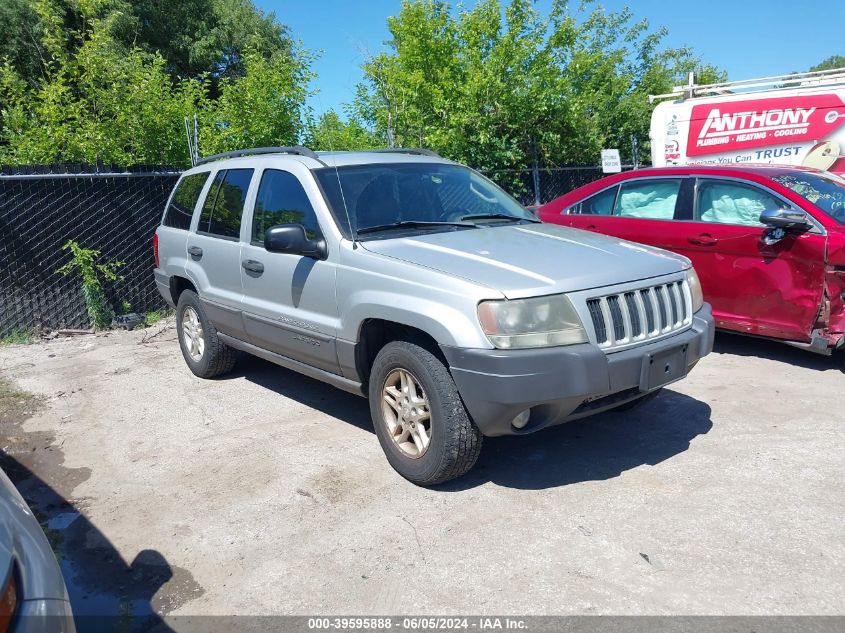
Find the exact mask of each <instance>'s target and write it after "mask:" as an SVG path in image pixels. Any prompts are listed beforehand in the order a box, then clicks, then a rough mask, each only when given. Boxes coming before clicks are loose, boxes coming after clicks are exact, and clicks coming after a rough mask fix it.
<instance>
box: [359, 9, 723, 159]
mask: <svg viewBox="0 0 845 633" xmlns="http://www.w3.org/2000/svg"><path fill="white" fill-rule="evenodd" d="M388 28H389V30H390V33H391V36H392V39H391V40H390V42H389V47H390V50H389V51H387V52H384V53H381V54H379V55H377V56H375V57H373V58H371V59H370V60H368V61H367V62H366V64H365V65H364V73H365V82H364V84H363V86H362V87H361V88H360V89H359V92H358V97H357V98H356V100H355V111H356V113H357V114H358V115H359V116H360V117H361V119H362V120H363V121H365V122H366V123H367V124H369V125H371V126H372V127H373V128H374V130H375V132H376V134H377V135H379V136H380V137H381V138H382V139H383V141H385V142H387V143H389V144H392V145H410V146H415V145H423V146H427V147H430V148H432V149H435V150H437V151H439V152H441V153H443V154H445V155H447V156H449V157H452V158H455V159H457V160H461V161H464V162H468V163H470V164H472V165H474V166H476V167H479V168H482V169H501V168H513V167H525V166H528V165H529V164H530V163H531V161H532V160H533V157H534V156H535V154H536V156H537V157H538V159H539V160H540V161H541V162H545V163H547V164H548V163H550V164H556V163H557V164H560V163H576V162H583V163H591V164H595V163H596V161H597V160H598V156H599V150H600V149H601V148H602V147H613V146H615V147H619V148H620V150H621V151H622V154H623V158H625V159H628V160H629V159H630V146H631V143H630V138H631V136H632V135H633V136H635V137H637V138H638V139H639V141H640V147H641V148H642V150H643V155H646V153H647V151H648V141H647V139H648V126H649V117H650V113H651V109H652V106H651V105H650V104H649V103H648V99H647V95H648V94H650V93H659V92H667V91H668V90H670V89H671V88H672V87H673V86H674V85H676V84H677V83H679V82H681V81H682V80H683V79H685V77H686V74H687V72H689V71H693V70H694V71H697V74H698V76H699V77H700V79H701V80H705V81H711V80H713V81H715V80H718V79H721V78H722V77H723V76H724V75H723V74H722V73H720V72H718V71H717V70H716V69H714V68H712V67H710V66H706V65H703V64H702V63H701V62H700V61H699V60H698V59H697V58H696V57H695V56H694V55H693V54H692V52H691V51H690V50H689V49H671V48H666V47H665V46H664V45H663V40H664V38H665V31H663V30H658V31H654V32H653V31H650V30H649V26H648V23H647V22H645V21H639V22H637V21H634V19H633V15H632V13H631V12H630V11H629V10H627V9H626V10H624V11H622V12H619V13H605V12H604V11H603V10H602V9H601V8H594V9H592V10H587V9H583V10H579V12H575V13H573V12H571V11H570V10H569V7H568V5H567V3H566V2H564V1H563V0H556V1H555V2H553V5H552V9H551V12H550V14H549V15H548V16H547V17H544V16H542V15H540V14H539V12H538V11H537V10H536V9H535V8H534V5H533V3H532V2H531V0H511V1H510V2H509V3H508V4H507V6H505V7H504V8H503V6H502V3H501V2H500V0H481V1H480V2H478V3H477V4H476V5H475V6H474V7H473V8H472V9H464V8H459V9H457V10H453V9H452V7H451V5H450V4H449V3H448V2H446V1H444V0H404V1H403V3H402V7H401V10H400V11H399V14H398V15H397V16H395V17H391V18H389V19H388Z"/></svg>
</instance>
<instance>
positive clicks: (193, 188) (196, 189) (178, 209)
mask: <svg viewBox="0 0 845 633" xmlns="http://www.w3.org/2000/svg"><path fill="white" fill-rule="evenodd" d="M209 173H210V172H207V171H204V172H200V173H198V174H191V175H190V176H185V177H184V178H182V180H180V181H179V184H178V185H176V191H174V192H173V198H172V199H171V200H170V204H169V205H167V211H166V212H165V214H164V220H163V221H162V224H163V225H164V226H170V227H173V228H174V229H184V230H186V231H187V230H188V229H189V228H191V217H192V216H193V215H194V208H195V207H196V206H197V200H199V198H200V193H202V188H203V187H204V186H205V182H206V181H207V180H208V175H209Z"/></svg>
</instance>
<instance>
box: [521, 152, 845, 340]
mask: <svg viewBox="0 0 845 633" xmlns="http://www.w3.org/2000/svg"><path fill="white" fill-rule="evenodd" d="M538 213H539V216H540V218H541V219H542V220H543V221H545V222H554V223H555V224H563V225H565V226H572V227H575V228H579V229H587V230H590V231H597V232H599V233H606V234H608V235H615V236H617V237H621V238H623V239H626V240H631V241H633V242H641V243H643V244H650V245H652V246H658V247H660V248H665V249H667V250H670V251H674V252H675V253H680V254H682V255H685V256H686V257H689V258H690V260H692V263H693V265H694V266H695V269H696V271H697V272H698V276H699V278H700V279H701V285H702V288H703V290H704V298H705V299H706V300H707V301H708V302H710V304H711V305H712V307H713V316H714V317H715V318H716V327H718V328H721V329H724V330H732V331H735V332H741V333H743V334H751V335H756V336H764V337H768V338H774V339H780V340H783V341H785V342H787V343H790V344H792V345H796V346H798V347H804V348H807V349H810V350H812V351H816V352H821V353H823V354H830V353H831V351H832V350H834V349H839V348H842V347H843V346H845V179H843V178H840V177H839V176H834V175H832V174H829V173H827V172H822V171H818V170H814V169H809V168H801V167H777V166H771V165H766V166H735V167H730V166H684V167H668V168H659V169H640V170H636V171H630V172H625V173H621V174H615V175H613V176H608V177H607V178H602V179H601V180H598V181H596V182H593V183H590V184H588V185H585V186H583V187H580V188H579V189H576V190H575V191H572V192H570V193H568V194H566V195H565V196H561V197H560V198H557V199H555V200H553V201H551V202H549V203H547V204H545V205H543V206H541V207H540V208H539V210H538Z"/></svg>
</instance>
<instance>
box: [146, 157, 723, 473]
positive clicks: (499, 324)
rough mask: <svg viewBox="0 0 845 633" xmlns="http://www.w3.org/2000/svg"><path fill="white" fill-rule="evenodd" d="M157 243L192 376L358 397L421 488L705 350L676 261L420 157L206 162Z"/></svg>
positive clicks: (625, 395)
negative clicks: (256, 368)
mask: <svg viewBox="0 0 845 633" xmlns="http://www.w3.org/2000/svg"><path fill="white" fill-rule="evenodd" d="M155 251H156V269H155V278H156V282H157V285H158V288H159V290H160V291H161V294H162V295H163V296H164V298H165V299H166V300H167V302H168V303H170V304H171V305H172V306H174V307H175V308H176V318H177V321H176V322H177V329H178V335H179V343H180V345H181V347H182V354H183V355H184V357H185V361H186V362H187V364H188V367H189V368H190V369H191V371H192V372H193V373H194V374H196V375H197V376H200V377H204V378H210V377H212V376H218V375H220V374H223V373H225V372H227V371H229V370H231V369H232V366H233V365H234V363H235V360H236V357H237V356H236V354H237V352H238V351H239V350H240V351H244V352H248V353H250V354H255V355H256V356H260V357H262V358H265V359H268V360H270V361H273V362H274V363H277V364H279V365H282V366H283V367H286V368H289V369H293V370H296V371H299V372H302V373H303V374H306V375H308V376H311V377H313V378H317V379H319V380H323V381H325V382H327V383H329V384H331V385H334V386H336V387H339V388H341V389H344V390H346V391H350V392H352V393H356V394H359V395H363V396H368V397H369V401H370V411H371V414H372V418H373V424H374V426H375V431H376V434H377V436H378V438H379V442H380V443H381V446H382V448H383V449H384V452H385V454H386V455H387V459H388V461H389V462H390V463H391V465H392V466H393V467H394V468H395V469H396V470H397V471H398V472H399V473H400V474H401V475H403V476H404V477H406V478H407V479H409V480H410V481H412V482H414V483H417V484H422V485H433V484H437V483H441V482H444V481H447V480H449V479H453V478H455V477H459V476H461V475H463V474H464V473H466V472H467V471H468V470H469V469H470V468H471V467H472V466H473V464H474V463H475V461H476V459H477V458H478V455H479V451H480V450H481V442H482V437H483V436H484V435H505V434H516V433H531V432H533V431H537V430H539V429H542V428H545V427H547V426H550V425H553V424H558V423H561V422H566V421H568V420H573V419H575V418H580V417H583V416H586V415H590V414H593V413H596V412H599V411H605V410H607V409H611V408H614V407H627V406H631V405H633V404H636V403H638V402H642V401H643V400H644V399H645V398H646V397H648V396H649V395H651V394H654V393H655V392H656V391H657V390H658V389H660V388H661V387H662V386H664V385H666V384H668V383H670V382H673V381H675V380H678V379H680V378H683V377H684V376H685V375H686V374H687V372H688V371H689V370H690V369H691V368H692V367H693V366H694V365H695V364H696V362H698V360H699V359H700V358H701V357H702V356H704V355H706V354H707V353H708V352H710V350H711V348H712V345H713V318H712V316H711V314H710V308H709V306H708V305H706V304H705V303H704V302H703V301H702V295H701V288H700V286H699V283H698V279H697V277H696V274H695V272H694V271H693V269H692V268H691V267H690V263H689V260H687V259H685V258H684V257H680V256H678V255H673V254H671V253H668V252H665V251H662V250H659V249H655V248H650V247H648V246H642V245H639V244H633V243H630V242H625V241H621V240H618V239H615V238H610V237H605V236H601V235H597V234H594V233H587V232H583V231H578V230H575V229H569V228H564V227H561V226H554V225H549V224H542V223H540V222H539V221H538V220H536V219H535V218H534V217H533V216H532V215H531V214H530V213H529V212H527V211H526V210H525V209H523V208H522V207H521V206H520V205H519V204H518V203H517V202H516V201H515V200H513V199H512V198H511V197H510V196H508V195H507V194H506V193H504V192H503V191H502V190H501V189H499V188H498V187H497V186H496V185H494V184H493V183H492V182H490V181H489V180H487V179H486V178H484V177H483V176H481V175H479V174H478V173H476V172H474V171H472V170H471V169H468V168H467V167H464V166H462V165H458V164H456V163H453V162H451V161H448V160H445V159H443V158H440V157H439V156H437V155H435V154H433V153H431V152H428V151H426V150H390V151H369V152H350V153H344V152H339V153H334V152H329V153H322V152H321V153H315V152H313V151H311V150H308V149H306V148H303V147H290V148H260V149H254V150H244V151H240V152H231V153H228V154H223V155H217V156H211V157H208V158H206V159H204V160H202V161H201V162H200V164H198V165H197V166H195V167H193V168H192V169H189V170H188V171H186V172H185V173H184V175H183V176H182V177H181V178H180V180H179V182H178V184H177V185H176V187H175V189H174V191H173V193H172V195H171V197H170V200H169V202H168V204H167V207H166V209H165V211H164V215H163V219H162V223H161V226H160V227H159V228H158V230H157V231H156V236H155Z"/></svg>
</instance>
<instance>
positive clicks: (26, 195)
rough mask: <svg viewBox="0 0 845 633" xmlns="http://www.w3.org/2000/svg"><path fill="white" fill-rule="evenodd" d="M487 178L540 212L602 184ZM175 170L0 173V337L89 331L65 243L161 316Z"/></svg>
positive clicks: (579, 178) (576, 174)
mask: <svg viewBox="0 0 845 633" xmlns="http://www.w3.org/2000/svg"><path fill="white" fill-rule="evenodd" d="M486 175H487V176H488V177H489V178H491V179H492V180H493V181H495V182H496V183H497V184H499V185H500V186H501V187H502V188H503V189H505V191H508V192H509V193H511V194H512V195H514V196H515V197H516V198H517V199H518V200H520V202H522V204H525V205H533V204H536V203H537V202H539V203H541V204H542V203H545V202H548V201H549V200H552V199H554V198H556V197H557V196H560V195H563V194H564V193H567V192H569V191H571V190H573V189H575V188H577V187H580V186H581V185H584V184H586V183H588V182H591V181H593V180H596V179H597V178H601V177H602V175H603V174H602V172H601V168H600V167H595V166H574V167H559V168H540V169H534V170H510V169H505V170H499V171H492V172H487V173H486ZM178 176H179V171H178V170H176V169H173V168H168V167H159V166H141V167H134V168H131V169H123V168H114V169H110V168H107V167H104V166H102V165H100V166H90V165H31V166H26V167H20V168H3V169H0V337H3V336H6V335H7V334H9V333H11V332H13V331H16V330H24V331H31V330H33V329H40V328H44V329H59V328H83V327H88V316H87V313H86V310H85V303H84V301H83V298H82V292H81V284H80V279H79V276H78V275H77V274H71V275H68V276H63V275H60V274H57V273H56V270H57V269H58V268H59V267H61V266H62V265H63V264H65V263H66V262H67V261H68V260H69V257H70V255H69V253H68V251H63V250H62V246H64V245H65V243H67V241H68V240H75V241H77V242H78V243H79V244H80V245H81V246H82V247H83V248H90V249H96V250H99V251H101V252H102V256H101V260H100V261H101V262H113V261H118V262H123V264H124V265H123V266H122V267H121V268H120V270H119V274H120V275H121V277H122V279H121V280H120V281H118V282H114V283H106V284H105V287H106V291H107V295H108V298H109V300H110V301H111V303H112V305H113V306H115V307H120V306H121V305H122V304H123V302H126V303H128V304H129V305H130V306H131V310H132V311H135V312H142V313H143V312H147V311H150V310H157V309H160V308H162V307H164V302H163V300H162V299H161V297H160V296H159V294H158V291H157V290H156V287H155V282H154V280H153V275H152V268H153V265H154V264H153V254H152V235H153V232H154V231H155V227H156V226H157V224H158V222H159V219H160V217H161V212H162V210H163V209H164V205H165V202H166V201H167V197H168V196H169V194H170V191H171V189H172V188H173V186H174V184H175V183H176V180H177V178H178Z"/></svg>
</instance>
